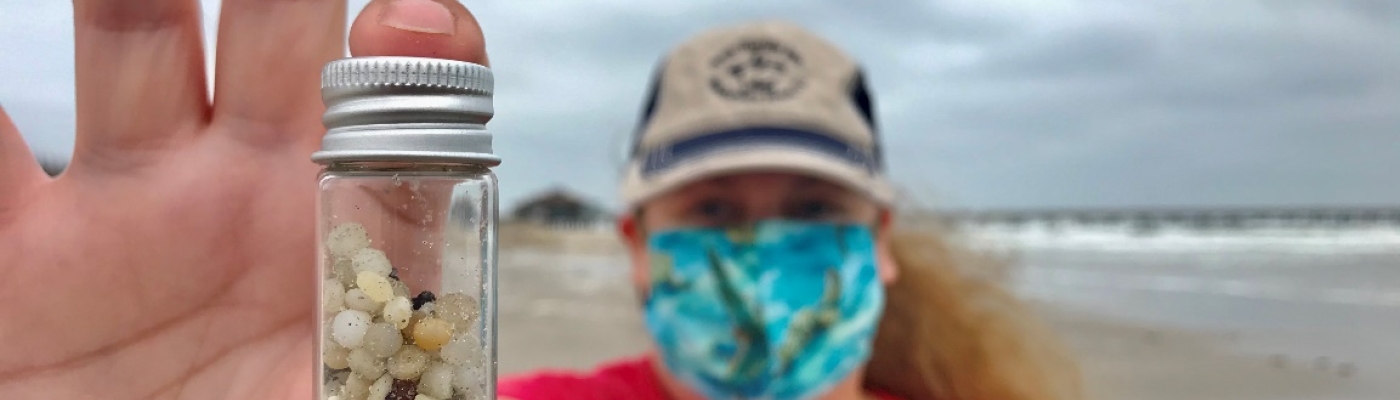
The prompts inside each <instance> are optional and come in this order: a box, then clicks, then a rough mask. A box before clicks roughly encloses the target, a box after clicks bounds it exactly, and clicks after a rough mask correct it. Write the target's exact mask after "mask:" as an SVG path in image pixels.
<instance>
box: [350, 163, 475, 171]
mask: <svg viewBox="0 0 1400 400" xmlns="http://www.w3.org/2000/svg"><path fill="white" fill-rule="evenodd" d="M324 168H325V171H326V172H489V171H490V170H491V169H490V168H488V167H487V166H485V165H482V164H475V163H446V162H402V161H337V162H332V163H329V164H326V166H325V167H324Z"/></svg>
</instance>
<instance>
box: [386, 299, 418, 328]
mask: <svg viewBox="0 0 1400 400" xmlns="http://www.w3.org/2000/svg"><path fill="white" fill-rule="evenodd" d="M380 315H383V316H384V321H387V322H389V323H391V324H394V328H397V329H399V330H403V328H407V327H408V322H409V320H411V319H412V318H413V304H412V303H411V302H409V300H408V299H407V298H404V297H403V296H399V297H395V298H394V299H393V300H389V302H387V303H384V311H383V312H382V313H381V314H380ZM396 333H397V332H396ZM400 339H402V337H400Z"/></svg>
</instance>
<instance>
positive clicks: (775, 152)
mask: <svg viewBox="0 0 1400 400" xmlns="http://www.w3.org/2000/svg"><path fill="white" fill-rule="evenodd" d="M743 172H787V173H793V174H800V175H807V176H811V177H813V178H817V179H822V180H826V181H830V182H832V183H835V184H838V185H841V186H844V187H847V188H849V189H851V190H854V191H856V192H858V193H862V194H865V195H867V196H869V197H870V198H871V199H873V200H875V201H877V202H880V203H883V204H886V205H888V204H891V203H893V200H894V199H893V198H894V193H893V190H892V189H893V188H892V187H891V186H890V184H889V182H888V181H887V180H886V179H885V177H884V175H882V174H878V173H876V174H871V173H870V172H869V170H867V169H866V168H863V167H862V166H860V165H855V164H852V163H849V162H846V161H844V160H841V159H838V158H835V157H831V156H829V155H826V154H822V153H819V152H815V151H811V150H807V149H803V148H793V147H783V146H754V147H750V148H742V149H729V150H725V151H723V152H715V153H712V154H707V155H704V156H701V157H696V158H694V159H692V160H688V161H686V162H685V163H681V164H677V165H675V166H672V167H671V168H669V169H667V170H666V171H662V172H658V173H655V174H652V175H650V176H646V177H643V176H642V168H641V163H640V162H638V161H634V162H633V163H632V164H630V165H629V166H628V169H627V172H626V175H625V177H624V178H623V181H622V200H623V203H624V205H625V206H626V207H627V208H632V207H635V206H636V205H637V204H640V203H642V202H645V201H648V200H650V199H652V198H654V197H656V196H657V195H660V194H664V193H666V192H669V191H671V190H675V189H677V188H679V187H681V186H684V185H686V184H689V183H693V182H696V181H700V180H704V179H707V178H711V177H715V176H720V175H729V174H734V173H743Z"/></svg>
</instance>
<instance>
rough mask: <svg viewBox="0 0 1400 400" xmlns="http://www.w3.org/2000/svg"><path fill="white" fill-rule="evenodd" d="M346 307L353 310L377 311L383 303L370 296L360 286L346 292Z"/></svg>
mask: <svg viewBox="0 0 1400 400" xmlns="http://www.w3.org/2000/svg"><path fill="white" fill-rule="evenodd" d="M345 307H347V308H349V309H351V310H359V311H364V312H366V313H375V312H378V311H379V309H380V307H383V306H382V305H381V303H379V302H377V301H374V299H371V298H369V295H367V294H365V292H364V291H363V290H360V288H354V289H350V290H348V291H346V292H345Z"/></svg>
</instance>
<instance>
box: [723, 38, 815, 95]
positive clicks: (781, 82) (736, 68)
mask: <svg viewBox="0 0 1400 400" xmlns="http://www.w3.org/2000/svg"><path fill="white" fill-rule="evenodd" d="M710 71H711V72H710V88H711V89H713V90H714V91H715V93H717V94H719V95H720V96H721V97H724V98H726V99H730V100H745V101H772V100H782V99H785V98H788V97H791V96H792V95H793V94H796V93H797V92H798V91H801V90H802V88H803V86H804V85H806V69H805V68H804V66H803V65H802V56H800V55H798V54H797V52H796V51H794V50H793V49H792V48H790V47H788V46H785V45H783V44H782V43H779V42H777V41H774V40H770V39H747V40H744V41H741V42H739V43H736V44H734V45H733V46H730V47H728V48H726V49H724V51H721V52H720V53H719V54H716V55H715V56H714V58H712V59H710Z"/></svg>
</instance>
